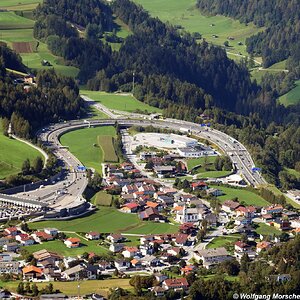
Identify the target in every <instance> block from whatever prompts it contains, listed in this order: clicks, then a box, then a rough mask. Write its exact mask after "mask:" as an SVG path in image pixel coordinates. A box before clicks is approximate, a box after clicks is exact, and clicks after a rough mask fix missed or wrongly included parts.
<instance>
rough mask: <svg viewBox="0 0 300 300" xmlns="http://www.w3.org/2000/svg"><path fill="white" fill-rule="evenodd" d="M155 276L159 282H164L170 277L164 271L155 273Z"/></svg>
mask: <svg viewBox="0 0 300 300" xmlns="http://www.w3.org/2000/svg"><path fill="white" fill-rule="evenodd" d="M153 276H154V277H155V280H156V281H157V282H158V283H161V282H163V281H164V280H166V279H168V276H167V275H164V274H162V273H154V274H153Z"/></svg>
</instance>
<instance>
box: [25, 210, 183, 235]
mask: <svg viewBox="0 0 300 300" xmlns="http://www.w3.org/2000/svg"><path fill="white" fill-rule="evenodd" d="M29 226H30V228H32V229H41V228H45V227H54V228H57V229H59V230H63V231H76V232H89V231H98V232H101V233H112V232H113V233H136V234H151V233H157V234H159V233H173V232H177V231H178V226H176V225H171V224H168V223H153V222H143V221H141V220H140V219H139V218H138V216H137V214H127V213H122V212H119V211H118V210H117V209H115V208H112V207H104V206H103V207H101V208H100V209H99V210H98V211H97V212H95V213H94V214H92V215H90V216H87V217H84V218H77V219H74V220H70V221H44V222H37V223H30V225H29Z"/></svg>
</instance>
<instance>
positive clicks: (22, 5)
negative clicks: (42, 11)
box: [0, 0, 42, 11]
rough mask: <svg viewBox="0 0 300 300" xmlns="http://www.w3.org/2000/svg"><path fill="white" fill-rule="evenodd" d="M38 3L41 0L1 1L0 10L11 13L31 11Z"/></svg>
mask: <svg viewBox="0 0 300 300" xmlns="http://www.w3.org/2000/svg"><path fill="white" fill-rule="evenodd" d="M40 2H42V0H1V2H0V8H2V9H7V10H13V11H20V10H21V11H22V10H33V9H35V8H36V6H37V5H38V4H39V3H40Z"/></svg>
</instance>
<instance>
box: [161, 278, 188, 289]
mask: <svg viewBox="0 0 300 300" xmlns="http://www.w3.org/2000/svg"><path fill="white" fill-rule="evenodd" d="M164 282H165V284H166V285H167V286H168V287H178V286H182V287H186V286H188V285H189V284H188V282H187V280H186V278H175V279H166V280H165V281H164Z"/></svg>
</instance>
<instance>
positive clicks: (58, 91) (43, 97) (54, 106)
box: [0, 44, 82, 138]
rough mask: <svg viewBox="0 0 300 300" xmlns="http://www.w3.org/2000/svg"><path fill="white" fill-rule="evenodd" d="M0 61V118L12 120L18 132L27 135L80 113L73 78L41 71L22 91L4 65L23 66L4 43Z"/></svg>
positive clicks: (16, 67) (78, 99)
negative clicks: (33, 81)
mask: <svg viewBox="0 0 300 300" xmlns="http://www.w3.org/2000/svg"><path fill="white" fill-rule="evenodd" d="M1 53H5V55H2V54H1ZM0 62H1V63H0V117H1V118H4V119H5V120H6V121H4V124H6V125H8V120H10V121H11V123H12V127H13V130H14V132H15V133H16V134H17V135H19V136H21V137H26V138H29V137H31V134H32V133H33V132H34V130H35V129H37V128H38V127H40V126H41V125H45V124H48V123H50V122H57V121H59V120H62V119H72V118H76V117H77V116H78V115H80V114H81V109H82V100H81V99H80V97H79V90H78V87H77V85H76V83H75V81H74V80H73V79H71V78H68V77H63V76H59V75H57V74H56V73H55V72H54V71H53V70H49V71H40V72H39V73H38V74H37V77H36V80H37V85H36V87H34V86H31V88H30V90H29V91H27V90H26V91H25V90H24V88H23V85H20V84H15V83H14V82H13V80H12V78H11V77H10V76H9V75H8V74H7V73H6V70H5V68H6V67H9V68H11V69H14V70H26V69H25V67H24V66H23V65H22V63H21V61H20V58H19V57H18V56H17V55H16V54H15V53H14V52H13V51H12V50H10V49H9V48H7V47H6V46H5V45H3V44H2V45H0ZM4 129H5V128H4Z"/></svg>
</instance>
